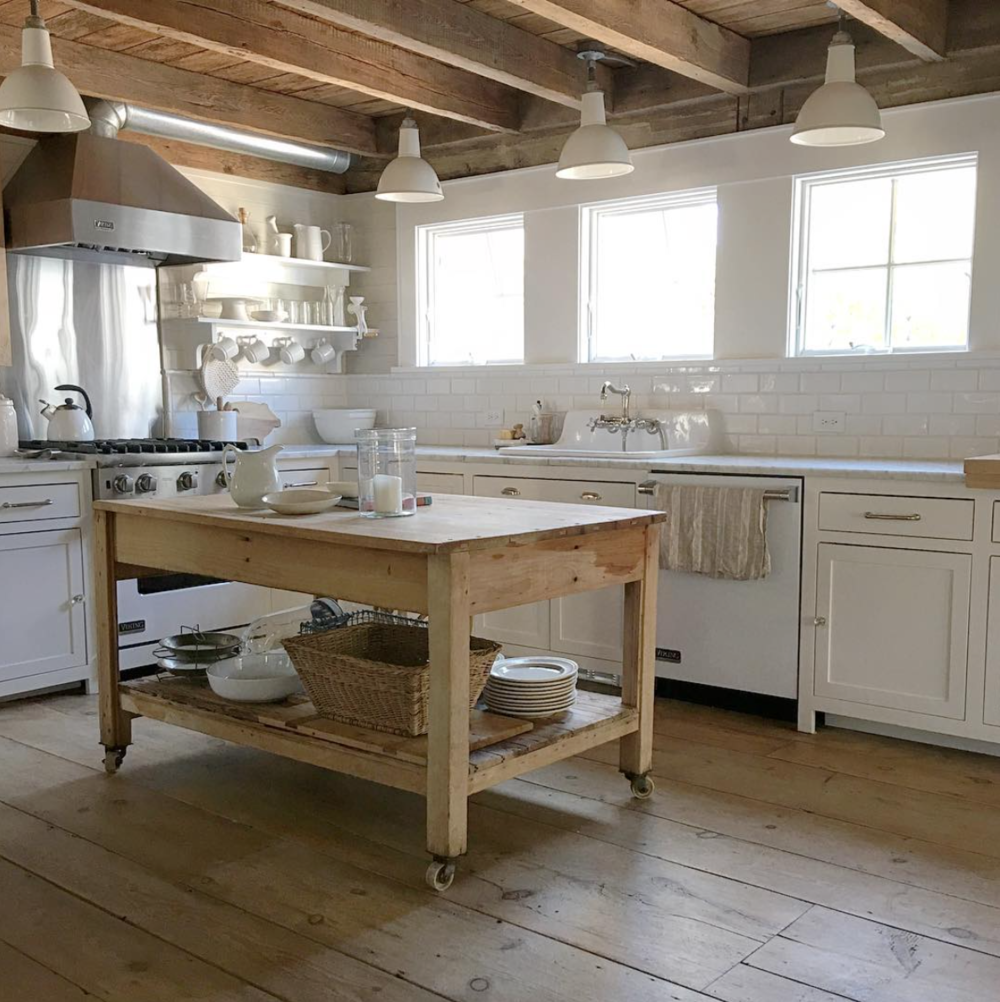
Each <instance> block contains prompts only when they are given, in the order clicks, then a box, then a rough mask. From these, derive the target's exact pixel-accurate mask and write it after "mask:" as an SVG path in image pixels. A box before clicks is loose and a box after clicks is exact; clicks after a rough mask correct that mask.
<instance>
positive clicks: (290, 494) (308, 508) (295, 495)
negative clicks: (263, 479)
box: [260, 488, 341, 515]
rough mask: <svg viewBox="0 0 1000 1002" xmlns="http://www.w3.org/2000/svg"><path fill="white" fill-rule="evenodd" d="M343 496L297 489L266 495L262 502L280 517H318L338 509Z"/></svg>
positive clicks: (330, 492)
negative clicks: (335, 508)
mask: <svg viewBox="0 0 1000 1002" xmlns="http://www.w3.org/2000/svg"><path fill="white" fill-rule="evenodd" d="M340 498H341V495H340V494H334V493H333V492H332V491H324V490H307V489H303V488H296V489H292V490H287V491H275V492H274V493H273V494H265V495H264V496H263V497H262V498H261V499H260V500H261V503H262V504H263V505H264V507H265V508H270V509H271V511H276V512H277V513H278V514H279V515H318V514H319V513H320V512H322V511H329V510H330V509H331V508H334V507H336V505H337V502H338V501H340Z"/></svg>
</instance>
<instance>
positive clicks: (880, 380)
mask: <svg viewBox="0 0 1000 1002" xmlns="http://www.w3.org/2000/svg"><path fill="white" fill-rule="evenodd" d="M840 389H841V390H842V391H843V392H844V393H878V392H880V391H881V390H883V389H885V376H883V375H882V373H881V372H845V373H843V374H842V375H841V377H840Z"/></svg>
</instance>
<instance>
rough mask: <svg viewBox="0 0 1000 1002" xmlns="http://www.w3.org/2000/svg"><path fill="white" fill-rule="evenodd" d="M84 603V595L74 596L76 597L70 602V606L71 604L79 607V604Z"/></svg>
mask: <svg viewBox="0 0 1000 1002" xmlns="http://www.w3.org/2000/svg"><path fill="white" fill-rule="evenodd" d="M82 601H83V596H82V595H74V596H73V597H72V598H71V599H70V600H69V604H70V605H79V604H80V603H81V602H82Z"/></svg>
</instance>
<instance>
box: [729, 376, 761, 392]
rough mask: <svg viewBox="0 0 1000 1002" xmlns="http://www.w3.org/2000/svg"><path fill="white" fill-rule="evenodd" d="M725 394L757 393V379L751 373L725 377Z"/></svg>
mask: <svg viewBox="0 0 1000 1002" xmlns="http://www.w3.org/2000/svg"><path fill="white" fill-rule="evenodd" d="M722 392H723V393H756V392H757V377H756V376H754V375H751V374H749V373H739V374H732V375H724V376H723V377H722Z"/></svg>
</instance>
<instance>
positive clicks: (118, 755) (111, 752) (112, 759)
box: [104, 748, 125, 776]
mask: <svg viewBox="0 0 1000 1002" xmlns="http://www.w3.org/2000/svg"><path fill="white" fill-rule="evenodd" d="M124 761H125V749H124V748H109V749H108V750H107V751H106V752H105V753H104V771H105V772H106V773H107V774H108V775H109V776H113V775H114V774H115V773H116V772H117V771H118V770H119V769H120V768H121V765H122V762H124Z"/></svg>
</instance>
